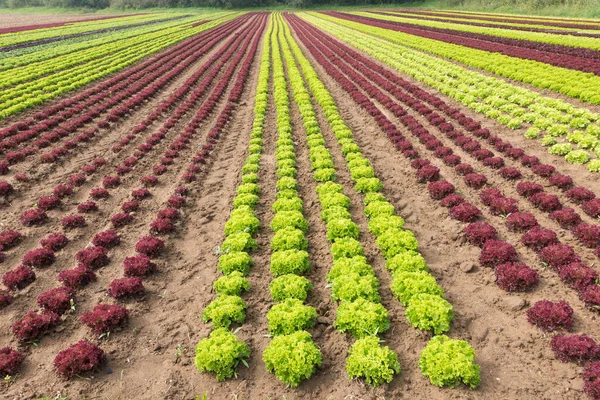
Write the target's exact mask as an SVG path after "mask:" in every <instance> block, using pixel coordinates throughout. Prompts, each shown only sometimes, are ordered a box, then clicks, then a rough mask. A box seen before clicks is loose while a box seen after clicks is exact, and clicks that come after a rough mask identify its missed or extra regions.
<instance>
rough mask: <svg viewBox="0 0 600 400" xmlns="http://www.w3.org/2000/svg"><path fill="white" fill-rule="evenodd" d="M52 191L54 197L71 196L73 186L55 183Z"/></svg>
mask: <svg viewBox="0 0 600 400" xmlns="http://www.w3.org/2000/svg"><path fill="white" fill-rule="evenodd" d="M52 193H54V195H55V196H56V197H60V198H61V199H62V198H63V197H67V196H71V195H72V194H73V186H71V185H56V186H55V187H54V190H53V191H52Z"/></svg>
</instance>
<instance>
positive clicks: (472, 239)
mask: <svg viewBox="0 0 600 400" xmlns="http://www.w3.org/2000/svg"><path fill="white" fill-rule="evenodd" d="M464 232H465V235H466V236H467V240H468V241H469V243H471V244H472V245H473V246H478V247H483V245H484V244H485V242H487V241H488V240H495V239H496V238H497V235H498V232H496V229H495V228H494V227H493V226H492V225H490V224H488V223H487V222H474V223H472V224H469V225H467V226H466V227H465V229H464Z"/></svg>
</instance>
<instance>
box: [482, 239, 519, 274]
mask: <svg viewBox="0 0 600 400" xmlns="http://www.w3.org/2000/svg"><path fill="white" fill-rule="evenodd" d="M517 258H518V257H517V251H516V250H515V248H514V247H513V246H512V245H511V244H510V243H506V242H504V241H502V240H488V241H487V242H485V244H484V245H483V249H482V250H481V253H479V262H480V263H481V265H483V266H484V267H490V268H494V267H496V266H497V265H500V264H505V263H509V262H517Z"/></svg>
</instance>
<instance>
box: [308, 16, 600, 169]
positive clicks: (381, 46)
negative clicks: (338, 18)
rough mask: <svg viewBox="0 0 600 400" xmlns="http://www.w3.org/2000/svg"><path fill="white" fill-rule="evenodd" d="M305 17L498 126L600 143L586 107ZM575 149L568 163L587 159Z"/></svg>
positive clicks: (596, 166) (582, 144)
mask: <svg viewBox="0 0 600 400" xmlns="http://www.w3.org/2000/svg"><path fill="white" fill-rule="evenodd" d="M304 18H305V19H307V20H309V21H310V22H311V23H312V24H315V25H316V26H318V27H319V28H321V29H324V30H326V31H329V32H331V33H333V34H334V35H335V36H336V37H338V38H340V39H341V40H343V41H345V42H346V43H351V44H352V45H353V46H355V47H357V48H359V49H361V50H364V51H366V52H367V53H369V54H371V55H372V56H374V57H375V58H377V59H379V60H381V61H383V62H384V63H386V64H388V65H390V66H392V67H394V68H395V69H398V70H400V71H401V72H404V73H406V74H408V75H410V76H413V77H414V78H416V79H417V80H419V81H422V82H424V83H426V84H427V85H429V86H431V87H433V88H435V89H437V90H439V91H440V92H442V93H443V94H445V95H447V96H449V97H451V98H454V99H456V100H458V101H460V102H461V103H463V104H464V105H466V106H467V107H469V108H471V109H472V110H474V111H476V112H478V113H481V114H484V115H485V116H487V117H489V118H493V119H495V120H496V121H497V122H499V123H500V124H502V125H505V126H508V127H510V128H512V129H518V128H520V127H521V126H522V124H523V123H525V122H526V123H529V124H531V125H532V127H531V128H530V130H528V134H529V132H530V131H531V132H532V133H531V134H532V135H533V136H532V137H537V136H539V135H541V134H543V133H546V132H547V135H546V137H548V139H553V138H555V137H558V136H564V135H567V134H568V133H569V132H571V133H572V134H573V135H575V136H577V139H574V140H578V141H579V142H580V147H584V148H586V149H590V148H594V147H595V146H597V144H598V135H599V134H600V133H599V132H600V126H599V125H598V115H597V114H595V113H591V112H590V111H588V110H586V109H583V108H576V107H574V106H573V105H571V104H569V103H566V102H564V101H561V100H559V99H551V98H548V97H544V96H541V95H539V94H537V93H534V92H532V91H530V90H528V89H525V88H521V87H517V86H515V85H511V84H509V83H506V82H504V81H502V80H500V79H497V78H494V77H489V76H483V75H481V74H479V73H477V72H474V71H470V70H467V69H466V68H463V67H460V66H458V65H455V64H452V63H449V62H446V61H444V60H441V59H439V58H435V57H431V56H428V55H426V54H425V53H419V52H415V51H413V50H410V49H409V48H407V47H401V46H400V45H398V44H391V43H390V42H388V41H386V40H380V39H377V38H375V37H373V36H370V37H365V35H361V34H359V33H358V32H356V31H353V30H351V29H347V28H344V27H341V26H340V25H333V24H329V23H327V22H325V21H324V20H323V19H321V20H320V19H317V18H313V17H312V16H308V15H304ZM574 152H575V154H573V155H572V156H569V157H566V155H565V157H566V158H567V161H568V162H569V163H573V164H585V163H587V162H588V161H590V154H589V153H588V151H587V150H583V151H581V150H574ZM599 165H600V163H599V162H598V161H597V160H595V159H594V160H592V161H591V162H590V163H589V165H588V170H590V171H592V172H597V171H599V170H600V168H599Z"/></svg>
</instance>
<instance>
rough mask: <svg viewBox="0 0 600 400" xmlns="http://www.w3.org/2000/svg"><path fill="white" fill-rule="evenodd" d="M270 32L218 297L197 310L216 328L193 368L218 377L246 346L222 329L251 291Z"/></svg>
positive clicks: (242, 357) (242, 358)
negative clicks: (245, 294) (250, 276)
mask: <svg viewBox="0 0 600 400" xmlns="http://www.w3.org/2000/svg"><path fill="white" fill-rule="evenodd" d="M271 32H272V26H271V24H270V23H269V27H268V29H267V32H266V37H265V39H264V44H263V48H262V56H261V62H260V69H259V73H258V83H257V87H256V96H255V100H254V120H253V122H252V133H251V134H250V143H249V145H248V155H247V156H246V160H245V163H244V165H243V167H242V181H241V184H240V185H238V187H237V188H236V192H237V196H236V197H235V198H234V200H233V209H232V211H231V213H230V215H229V219H228V220H227V222H226V224H225V240H224V241H223V243H222V244H221V247H220V248H219V250H220V256H219V263H218V266H217V268H218V270H219V271H220V272H221V273H222V274H223V276H222V277H220V278H219V279H217V280H216V281H215V282H214V283H213V288H214V290H215V292H216V293H217V298H216V299H215V300H213V301H212V302H211V303H210V304H209V305H208V306H207V307H206V308H205V310H204V313H203V314H202V318H203V319H204V320H205V321H211V322H212V325H213V328H216V329H214V330H213V331H212V332H211V333H210V336H209V337H208V338H204V339H202V340H200V342H199V343H198V344H197V346H196V353H195V354H196V360H195V364H196V367H197V368H198V370H199V371H202V372H213V373H215V374H216V377H217V380H219V381H221V380H224V379H229V378H231V377H233V376H234V375H235V374H236V368H237V366H238V364H239V363H240V362H242V363H244V364H246V359H248V357H250V348H249V347H248V345H247V344H246V343H244V342H243V341H242V340H240V339H238V338H237V337H236V336H235V334H234V333H232V332H230V331H229V330H228V329H227V328H228V327H229V325H230V324H231V323H232V322H237V323H243V322H244V320H245V316H246V313H245V310H246V303H245V302H244V300H243V299H242V298H241V297H240V296H241V295H242V294H243V293H244V292H247V291H249V290H250V281H249V280H248V278H246V276H247V275H248V273H249V271H250V266H251V265H252V257H251V255H250V253H251V252H252V251H253V250H255V249H256V247H257V243H256V241H255V240H254V237H253V236H254V235H255V234H256V232H257V231H258V228H259V227H260V221H259V220H258V218H257V217H256V215H255V214H254V208H255V207H256V205H257V203H258V201H259V200H260V198H259V196H258V193H259V192H260V187H259V185H258V173H259V171H260V160H261V154H262V150H263V147H262V144H263V141H262V138H263V130H264V123H265V115H266V111H267V107H268V97H269V76H270V40H269V38H270V36H271Z"/></svg>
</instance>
